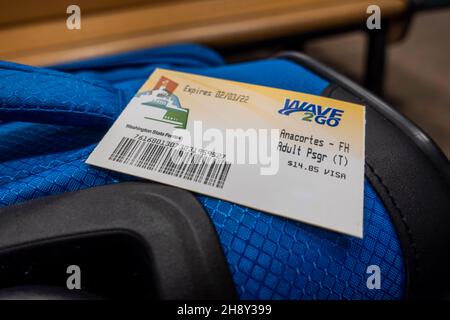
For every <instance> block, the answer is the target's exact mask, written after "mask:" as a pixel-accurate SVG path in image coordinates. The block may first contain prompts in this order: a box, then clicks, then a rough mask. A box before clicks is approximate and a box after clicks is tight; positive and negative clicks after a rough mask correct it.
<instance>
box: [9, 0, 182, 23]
mask: <svg viewBox="0 0 450 320" xmlns="http://www.w3.org/2000/svg"><path fill="white" fill-rule="evenodd" d="M151 1H152V2H153V3H155V2H162V1H176V0H151ZM145 3H147V4H148V3H149V0H76V1H74V0H14V2H12V1H11V0H0V27H3V26H5V25H14V24H20V23H30V22H35V21H39V20H46V19H52V18H56V19H58V18H60V17H61V16H63V15H64V13H65V12H66V8H67V7H68V6H69V5H71V4H76V5H78V6H80V7H81V8H83V12H84V13H93V12H98V11H102V10H103V11H105V10H113V9H117V8H123V7H130V6H134V5H142V4H145Z"/></svg>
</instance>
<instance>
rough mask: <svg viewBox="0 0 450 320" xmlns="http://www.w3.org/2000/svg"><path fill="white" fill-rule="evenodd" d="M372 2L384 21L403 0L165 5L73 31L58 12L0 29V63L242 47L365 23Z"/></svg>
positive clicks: (218, 0)
mask: <svg viewBox="0 0 450 320" xmlns="http://www.w3.org/2000/svg"><path fill="white" fill-rule="evenodd" d="M373 3H376V4H378V5H379V6H380V7H381V10H382V15H383V17H384V18H388V17H394V16H397V15H400V14H402V13H403V12H404V11H405V10H406V1H405V0H381V1H373V0H368V1H366V0H278V1H273V0H227V1H223V0H203V1H200V0H197V1H183V2H179V1H172V2H158V3H156V4H151V5H145V6H139V7H132V8H129V9H126V10H118V11H111V12H106V13H102V14H92V15H84V16H83V18H82V29H81V30H67V29H66V28H65V12H64V15H63V16H64V19H58V20H50V21H47V22H45V23H36V24H30V25H26V26H19V27H15V28H8V29H3V30H2V29H0V59H5V60H14V61H18V62H22V63H28V64H39V65H43V64H50V63H57V62H62V61H68V60H75V59H80V58H87V57H92V56H97V55H104V54H113V53H117V52H122V51H127V50H133V49H138V48H143V47H149V46H155V45H161V44H167V43H173V42H187V41H191V42H200V43H204V44H208V45H213V46H218V45H220V46H225V45H234V44H241V43H249V42H253V41H257V40H263V39H271V38H275V37H279V36H286V35H292V34H296V33H303V32H310V31H316V30H323V29H330V28H335V27H340V26H345V25H349V24H354V23H365V19H366V18H367V13H366V9H367V7H368V6H369V5H370V4H373ZM82 10H83V8H82ZM38 35H43V36H42V37H39V36H38ZM6 44H7V46H6Z"/></svg>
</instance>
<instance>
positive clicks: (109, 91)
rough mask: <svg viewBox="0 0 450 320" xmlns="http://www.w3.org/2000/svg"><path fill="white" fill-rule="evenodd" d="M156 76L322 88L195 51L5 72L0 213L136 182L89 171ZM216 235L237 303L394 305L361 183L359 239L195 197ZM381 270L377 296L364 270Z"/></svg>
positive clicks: (390, 270)
mask: <svg viewBox="0 0 450 320" xmlns="http://www.w3.org/2000/svg"><path fill="white" fill-rule="evenodd" d="M156 67H163V68H170V69H176V70H182V71H190V72H194V73H198V74H203V75H208V76H213V77H219V78H224V79H231V80H237V81H245V82H250V83H255V84H261V85H268V86H272V87H278V88H283V89H290V90H297V91H303V92H307V93H312V94H320V93H321V92H322V91H323V89H324V88H325V87H326V86H327V85H328V82H327V81H325V80H324V79H321V78H319V77H318V76H316V75H314V74H313V73H311V72H310V71H308V70H306V69H304V68H302V67H301V66H299V65H296V64H294V63H291V62H288V61H284V60H278V59H272V60H263V61H256V62H251V63H243V64H236V65H225V64H224V62H223V60H222V59H221V57H220V56H218V55H217V54H216V53H215V52H214V51H212V50H209V49H207V48H204V47H201V46H195V45H178V46H169V47H163V48H157V49H150V50H143V51H139V52H133V53H128V54H122V55H117V56H113V57H108V58H102V59H93V60H89V61H83V62H77V63H73V64H67V65H61V66H57V67H53V68H52V69H41V68H34V67H29V66H22V65H17V64H12V63H7V62H2V63H0V120H1V121H2V122H0V205H2V206H7V205H11V204H14V203H18V202H23V201H27V200H30V199H34V198H39V197H43V196H48V195H53V194H59V193H63V192H69V191H75V190H80V189H85V188H90V187H94V186H98V185H104V184H109V183H117V182H120V181H124V180H129V179H134V178H132V177H129V176H126V175H121V174H116V173H113V172H110V171H106V170H102V169H98V168H94V167H91V166H88V165H86V164H84V160H85V159H86V158H87V156H88V155H89V153H90V152H91V151H92V150H93V148H94V146H95V144H96V143H97V142H98V141H99V140H100V139H101V137H102V135H103V134H104V133H105V131H106V129H107V128H108V126H109V125H110V124H111V122H112V121H113V120H114V119H115V118H116V117H117V115H118V114H119V113H120V111H121V110H122V109H123V108H124V106H125V105H126V103H127V102H128V101H129V100H130V99H131V97H132V96H133V95H134V93H135V92H136V91H137V90H138V88H139V87H140V86H141V85H142V83H143V82H144V81H145V80H146V78H147V77H148V75H149V74H150V73H151V72H152V71H153V70H154V68H156ZM198 199H199V201H200V202H201V203H202V205H203V206H204V207H205V209H206V211H207V212H208V213H209V214H210V216H211V218H212V220H213V222H214V225H215V227H216V229H217V231H218V235H219V238H220V241H221V243H222V246H223V249H224V252H225V255H226V258H227V260H228V263H229V267H230V270H231V273H232V276H233V279H234V283H235V286H236V288H237V290H238V292H239V295H240V297H241V298H243V299H399V298H402V296H403V295H404V287H405V270H404V268H405V267H404V263H403V258H402V253H401V249H400V245H399V241H398V239H397V236H396V233H395V231H394V229H393V226H392V223H391V221H390V218H389V215H388V212H387V211H386V209H385V208H384V206H383V204H382V203H381V201H380V199H379V198H378V196H377V194H376V193H375V192H374V190H373V189H372V187H371V186H370V184H369V183H368V182H366V183H365V189H364V239H362V240H360V239H356V238H353V237H350V236H344V235H341V234H337V233H333V232H330V231H326V230H322V229H319V228H316V227H312V226H308V225H305V224H302V223H298V222H293V221H290V220H287V219H284V218H280V217H276V216H272V215H268V214H265V213H262V212H258V211H255V210H251V209H248V208H245V207H242V206H239V205H236V204H232V203H229V202H226V201H221V200H218V199H213V198H210V197H206V196H198ZM373 264H375V265H378V266H379V267H380V269H381V289H380V290H370V289H368V288H367V286H366V280H367V277H368V276H369V275H368V274H366V268H367V266H369V265H373Z"/></svg>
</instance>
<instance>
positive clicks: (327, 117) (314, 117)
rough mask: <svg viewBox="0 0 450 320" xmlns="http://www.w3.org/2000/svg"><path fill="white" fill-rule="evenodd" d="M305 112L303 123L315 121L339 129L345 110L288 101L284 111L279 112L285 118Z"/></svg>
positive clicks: (285, 103)
mask: <svg viewBox="0 0 450 320" xmlns="http://www.w3.org/2000/svg"><path fill="white" fill-rule="evenodd" d="M296 112H303V116H302V120H303V121H309V122H312V121H314V122H315V123H317V124H320V125H327V126H329V127H337V126H338V125H339V122H340V121H341V118H342V115H343V114H344V111H343V110H339V109H335V108H331V107H323V106H321V105H318V104H313V103H309V102H307V101H299V100H291V99H286V100H285V101H284V107H283V109H280V110H278V113H281V114H283V115H285V116H289V115H290V114H291V113H296Z"/></svg>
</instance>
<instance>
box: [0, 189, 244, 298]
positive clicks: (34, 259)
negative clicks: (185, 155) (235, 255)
mask: <svg viewBox="0 0 450 320" xmlns="http://www.w3.org/2000/svg"><path fill="white" fill-rule="evenodd" d="M55 261H56V262H55ZM71 264H74V265H79V267H80V269H81V283H82V289H83V290H85V292H86V294H88V293H89V294H94V295H95V296H99V297H101V298H113V299H115V298H120V299H142V298H157V299H183V300H191V299H199V300H204V299H207V300H209V299H234V298H236V293H235V290H234V285H233V281H232V279H231V275H230V273H229V270H228V265H227V263H226V260H225V256H224V254H223V251H222V247H221V245H220V243H219V240H218V238H217V235H216V232H215V228H214V226H213V224H212V222H211V220H210V219H209V216H208V214H207V213H206V212H205V211H204V209H203V208H202V206H201V205H200V204H199V202H198V201H197V199H196V198H195V197H194V195H192V194H191V193H189V192H187V191H184V190H181V189H177V188H173V187H169V186H164V185H160V184H155V183H145V182H124V183H119V184H115V185H107V186H101V187H95V188H91V189H88V190H81V191H77V192H71V193H65V194H61V195H57V196H50V197H46V198H42V199H37V200H31V201H27V202H26V203H23V204H18V205H13V206H9V207H5V208H1V209H0V266H1V268H0V280H1V281H0V297H1V298H7V297H8V296H11V295H13V296H20V297H22V298H26V297H27V296H28V297H31V298H32V297H36V296H40V297H52V296H57V297H61V298H64V296H65V295H64V294H61V292H62V293H64V290H66V291H67V289H66V287H65V284H66V278H67V277H68V275H67V274H66V268H67V267H68V266H69V265H71ZM30 285H31V286H32V287H31V289H30V287H29V286H30ZM23 286H27V287H23ZM33 286H35V287H33ZM42 286H56V289H57V290H59V291H55V290H56V289H51V290H50V291H49V289H48V288H47V287H42ZM5 287H16V288H17V289H13V290H11V289H7V291H3V293H2V290H1V289H2V288H5ZM58 288H59V289H58ZM49 292H50V293H49ZM55 292H56V294H55ZM80 297H81V296H80Z"/></svg>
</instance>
